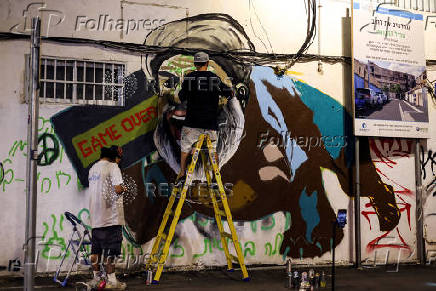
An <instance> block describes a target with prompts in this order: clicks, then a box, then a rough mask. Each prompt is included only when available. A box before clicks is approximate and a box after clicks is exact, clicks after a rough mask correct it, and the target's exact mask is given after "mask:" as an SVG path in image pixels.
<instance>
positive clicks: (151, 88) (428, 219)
mask: <svg viewBox="0 0 436 291" xmlns="http://www.w3.org/2000/svg"><path fill="white" fill-rule="evenodd" d="M59 2H61V1H59ZM248 2H249V3H245V4H244V5H242V4H234V5H239V6H237V8H240V9H234V8H235V7H233V9H230V8H228V7H229V4H228V1H224V0H223V1H215V2H214V5H206V4H204V5H203V4H202V5H196V7H195V8H190V9H188V10H187V9H185V8H186V7H188V6H189V7H191V6H192V5H189V3H190V1H179V2H177V3H176V1H165V3H166V4H168V5H161V6H158V5H150V6H144V5H140V4H137V5H133V4H132V5H133V6H126V7H124V9H125V10H124V11H125V14H124V18H125V20H126V19H135V17H138V15H140V14H141V13H142V14H143V13H152V14H153V17H154V18H156V19H158V21H157V22H151V23H152V24H153V25H155V26H154V27H153V28H152V29H149V30H146V31H144V30H143V29H142V28H141V29H139V28H137V29H135V30H134V31H128V30H126V29H121V30H118V31H116V30H115V31H114V30H110V29H109V31H106V32H107V33H106V34H105V33H104V31H100V28H101V26H100V24H98V25H97V21H96V23H95V24H96V26H95V27H94V28H93V29H91V27H90V25H91V23H92V22H90V19H91V18H92V17H94V18H95V19H100V21H103V20H101V19H106V18H104V17H101V18H99V17H98V15H99V13H100V14H101V13H102V12H101V10H99V9H101V7H98V5H97V4H95V3H98V1H96V2H95V3H94V2H93V4H91V5H90V6H89V7H87V9H88V11H81V10H80V9H79V8H73V7H71V11H74V12H71V13H72V14H73V15H70V14H67V11H64V10H65V7H63V6H61V5H59V4H57V3H58V2H48V6H47V7H49V8H50V9H51V10H50V11H52V13H55V12H53V11H56V13H55V14H56V15H58V17H59V18H60V19H63V20H62V21H61V22H59V24H58V25H56V26H50V25H48V26H44V27H45V28H44V29H45V30H44V31H43V33H50V35H53V36H68V37H77V38H83V39H92V38H94V39H98V40H106V41H116V42H120V43H122V42H130V43H132V44H131V45H129V46H124V47H123V45H122V44H119V43H118V44H117V45H115V44H113V43H104V44H102V43H93V44H90V43H86V44H83V43H82V44H77V43H71V42H68V41H65V40H64V39H62V41H63V42H60V41H59V40H55V39H51V40H50V41H47V42H45V43H44V42H43V45H42V52H41V54H42V55H43V56H51V57H58V58H73V59H77V60H88V61H91V62H98V61H117V62H121V63H123V64H125V65H126V72H125V75H124V76H123V81H124V83H125V87H124V98H125V102H124V106H101V105H84V104H82V105H71V104H59V103H50V104H49V103H42V104H41V107H40V117H39V128H38V177H37V178H38V179H37V183H38V214H37V234H38V236H37V238H35V239H36V241H37V246H38V271H40V272H45V271H53V270H55V269H56V267H57V265H58V264H59V263H60V260H61V258H62V256H63V255H66V256H67V258H68V259H69V260H71V259H72V258H73V252H72V251H71V250H67V245H68V242H69V240H70V235H71V233H72V225H71V223H70V222H69V221H68V220H67V219H66V217H65V215H64V212H65V211H69V212H71V213H73V214H75V215H76V216H77V217H78V218H79V219H81V220H82V221H83V222H84V223H85V225H86V228H87V229H90V216H91V215H92V213H90V211H89V203H88V200H89V196H90V193H89V189H88V187H87V186H88V171H89V169H90V167H91V166H92V165H93V163H94V162H95V161H96V160H98V157H99V151H100V148H101V147H102V146H109V145H114V144H116V145H119V146H122V148H123V152H124V155H125V156H124V158H123V161H122V163H121V164H120V167H121V169H122V172H123V176H124V178H125V180H126V181H128V183H130V185H132V187H133V188H134V189H135V190H134V191H131V192H130V193H127V194H126V196H125V198H124V201H123V203H122V205H123V208H124V219H125V222H126V225H125V226H124V228H123V237H124V242H123V246H122V258H123V259H122V260H120V261H119V262H118V263H119V265H120V266H122V267H123V268H128V269H134V268H140V267H141V266H142V263H143V262H144V260H143V259H142V260H141V258H144V257H146V255H147V254H148V253H149V252H150V250H151V246H152V242H153V239H154V238H155V236H156V234H157V229H158V227H159V224H160V220H161V217H162V215H163V212H164V210H165V206H166V203H167V202H168V197H167V196H168V192H169V190H168V188H162V187H160V185H162V184H165V185H166V183H172V182H173V181H174V179H175V178H176V175H177V172H178V171H179V169H180V157H179V152H180V130H181V123H180V122H179V121H178V120H179V119H177V118H174V117H175V116H177V115H178V114H180V112H176V111H177V106H176V105H177V103H178V96H177V94H178V90H179V88H178V86H179V84H180V81H181V80H182V79H183V76H184V75H185V74H186V73H187V72H189V71H192V70H193V57H192V53H193V52H194V51H197V50H208V51H226V52H262V53H265V54H270V55H271V62H273V56H274V54H276V53H278V52H280V53H289V52H290V51H296V50H297V49H298V47H299V45H301V42H302V41H303V40H304V36H305V31H306V26H305V25H306V19H305V18H304V17H302V16H301V15H304V13H305V12H304V11H305V7H304V1H301V3H299V4H295V5H296V6H295V7H293V8H295V9H288V11H287V10H285V11H283V10H281V11H277V9H273V8H271V7H266V6H265V4H261V3H260V1H248ZM258 2H259V3H258ZM285 2H286V3H285ZM29 3H30V2H29ZM107 3H110V4H105V5H104V6H105V9H106V10H105V11H106V12H104V13H103V15H106V14H105V13H107V15H109V16H108V17H112V18H116V17H118V15H119V14H120V3H119V2H117V1H108V2H107ZM282 4H283V5H284V7H287V8H290V4H289V2H287V1H283V3H282ZM20 5H21V6H20ZM65 5H70V4H65ZM121 5H127V4H121ZM0 6H8V7H5V9H6V8H9V10H11V11H13V12H12V13H11V16H10V17H9V18H8V19H7V20H5V21H4V22H3V21H2V22H1V23H2V24H1V25H0V28H1V30H2V31H7V30H9V29H10V28H11V29H12V28H13V30H14V31H15V30H20V29H21V30H22V31H25V29H26V23H25V22H24V20H23V19H22V18H21V17H22V15H23V14H22V11H23V10H25V11H27V12H28V13H27V14H25V17H27V15H30V14H32V13H34V12H31V11H33V10H32V9H34V10H35V9H36V11H39V12H40V13H43V12H44V11H47V9H49V8H47V7H42V8H41V7H36V8H35V7H33V6H32V5H30V4H29V6H26V5H24V4H23V3H21V2H20V4H17V3H8V4H0ZM22 6H23V7H22ZM349 8H350V7H349V4H346V3H342V2H336V1H332V3H331V4H328V5H325V6H324V8H323V11H322V13H323V15H324V14H325V17H324V18H323V23H324V22H325V23H326V27H329V28H331V29H330V30H328V29H323V31H322V35H321V43H325V48H324V50H325V51H323V52H322V53H323V54H326V55H345V56H349V53H350V49H349V40H350V35H349V25H350V18H349V17H348V15H349V14H347V13H348V12H349V11H348V12H347V9H349ZM5 9H3V7H2V11H3V10H5ZM6 10H7V9H6ZM260 11H263V12H262V13H260ZM298 11H300V12H301V13H300V12H298ZM188 12H189V13H188ZM288 12H289V13H291V14H292V15H294V16H295V17H290V16H289V15H288V14H287V13H288ZM44 13H45V12H44ZM96 15H97V16H96ZM147 15H149V14H147ZM278 17H284V18H285V20H284V23H283V24H281V25H278V24H277V23H276V21H275V19H277V18H278ZM91 20H92V19H91ZM44 23H46V22H44ZM143 23H145V22H143ZM46 24H47V23H46ZM49 24H50V23H49ZM286 27H287V28H286ZM289 27H292V31H293V30H295V31H296V34H295V36H294V37H293V38H283V35H284V34H286V35H287V34H288V33H289V30H290V29H289ZM48 28H50V32H49V31H47V29H48ZM135 28H136V26H135ZM296 28H298V29H296ZM327 31H328V32H327ZM334 32H337V33H334ZM341 32H343V33H341ZM52 33H53V34H52ZM120 38H121V39H120ZM327 40H330V41H328V42H327ZM331 40H337V42H336V43H337V44H339V45H338V46H334V45H333V43H335V42H334V41H331ZM316 43H317V41H316V40H315V42H314V45H313V46H312V47H311V49H310V50H309V52H315V49H314V47H316ZM426 45H427V49H426V51H428V52H429V56H428V58H436V53H433V54H432V52H434V48H435V47H436V43H434V41H433V42H432V41H429V42H427V43H426ZM138 47H145V48H154V50H151V49H150V50H149V51H147V52H140V51H138V50H136V51H135V50H134V49H137V48H138ZM156 48H159V49H156ZM187 48H188V50H186V49H187ZM28 53H29V43H28V41H26V40H24V39H21V40H8V41H3V40H2V41H0V55H1V56H2V57H1V58H2V62H3V66H2V68H1V69H0V74H1V79H2V83H1V88H2V91H1V93H0V124H2V139H1V141H0V195H1V198H0V199H1V200H0V201H1V203H0V210H1V211H0V213H1V216H0V217H1V219H0V250H1V252H0V265H7V264H8V261H9V260H14V259H17V258H18V259H20V260H22V259H23V251H22V245H23V243H24V233H25V230H24V222H25V187H26V184H25V183H26V182H25V178H26V174H25V168H26V158H27V138H26V137H27V123H26V119H27V104H26V103H25V102H23V100H25V77H24V76H25V71H26V70H25V66H26V65H25V54H28ZM273 67H274V66H272V65H271V64H269V63H267V62H262V63H257V62H256V61H249V60H248V59H237V57H235V56H230V55H226V54H222V53H219V54H218V53H216V54H211V62H210V66H209V68H208V69H209V70H211V71H213V72H215V73H216V74H217V75H218V76H219V77H220V78H221V79H222V80H224V82H227V83H228V85H232V86H236V87H237V88H243V90H240V91H238V94H237V96H236V97H235V98H233V99H231V100H230V101H228V102H225V101H222V103H221V105H220V111H219V121H220V122H219V123H220V126H219V130H218V136H219V141H218V146H217V152H218V156H219V161H220V168H221V174H222V179H223V181H224V183H227V184H228V185H230V186H229V189H230V190H231V191H230V192H231V193H230V195H229V199H228V201H229V205H230V207H231V210H232V214H233V217H234V220H235V227H236V230H237V233H238V236H239V239H240V246H241V249H242V252H243V255H244V258H245V260H246V263H247V264H284V263H285V261H286V259H287V258H292V259H293V260H294V261H295V262H296V263H328V262H330V261H331V249H332V247H336V249H337V260H338V261H339V263H341V264H348V263H352V262H353V261H354V225H355V223H354V221H353V216H354V211H353V203H354V198H353V196H354V190H353V179H354V174H353V169H354V139H353V136H352V116H351V115H350V106H351V105H350V100H349V97H350V94H351V66H350V65H349V64H347V63H344V62H340V61H337V62H332V63H323V64H322V70H321V72H319V66H318V64H317V62H308V63H297V64H296V65H295V66H293V67H292V68H291V69H290V70H288V71H286V72H285V74H284V75H281V76H278V75H277V74H276V71H275V70H274V68H273ZM428 70H429V73H428V76H429V79H430V80H433V79H436V71H435V69H434V68H432V67H429V68H428ZM430 99H431V98H430V97H429V104H431V105H430V106H429V108H430V119H431V121H432V122H434V123H436V105H435V102H434V100H430ZM182 115H183V113H182ZM360 150H361V152H360V175H361V201H360V205H361V214H360V217H361V225H362V231H361V233H362V259H363V260H364V262H365V263H367V264H372V263H374V262H375V263H380V262H383V261H384V260H385V257H386V253H387V252H389V261H391V262H394V261H396V260H397V257H398V256H399V257H400V260H401V261H403V262H410V261H415V260H416V258H417V255H416V214H415V211H416V210H415V208H416V207H415V206H416V202H415V200H416V186H415V184H416V181H415V172H414V167H415V157H416V153H415V143H414V141H413V140H410V139H388V138H377V139H375V138H374V139H373V138H369V139H367V138H364V139H362V140H361V143H360ZM418 158H419V161H420V166H421V175H422V181H423V186H422V189H423V197H425V198H424V212H423V215H424V219H425V220H424V224H425V239H426V242H427V249H428V250H429V251H431V250H434V251H435V254H436V229H435V225H436V224H435V223H434V220H435V217H436V204H435V203H436V202H435V201H436V200H435V196H436V188H435V186H436V182H435V175H436V162H435V161H436V132H432V138H431V139H429V140H428V141H426V142H423V143H422V147H421V148H420V152H419V153H418ZM195 180H196V181H197V182H201V181H204V180H205V177H204V175H202V174H201V173H200V171H197V172H195ZM133 188H132V189H133ZM202 194H204V193H203V192H202V191H201V189H200V188H198V189H195V188H193V189H192V191H191V192H190V194H189V195H188V199H187V202H186V204H185V206H184V208H183V211H182V214H181V220H180V222H179V224H178V225H177V227H176V232H175V237H174V239H173V241H172V244H171V248H170V255H169V259H168V262H167V265H168V266H188V267H190V268H201V267H204V266H212V265H213V266H219V265H225V263H226V259H225V255H224V251H223V246H222V244H221V241H220V236H219V231H218V227H217V224H216V222H215V220H214V218H213V217H214V216H213V208H212V207H211V205H210V203H209V202H210V199H209V198H208V197H207V196H204V195H202ZM338 209H347V211H348V224H347V226H346V227H345V228H344V229H341V230H338V232H337V235H336V245H335V246H333V245H332V242H333V240H332V231H331V222H332V220H333V219H334V218H335V215H336V213H337V211H338ZM87 248H88V250H89V247H87Z"/></svg>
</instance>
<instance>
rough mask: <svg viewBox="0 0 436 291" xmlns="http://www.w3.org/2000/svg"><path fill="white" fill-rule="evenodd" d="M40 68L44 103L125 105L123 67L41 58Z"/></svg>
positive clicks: (40, 93)
mask: <svg viewBox="0 0 436 291" xmlns="http://www.w3.org/2000/svg"><path fill="white" fill-rule="evenodd" d="M28 59H29V62H30V57H28ZM40 64H41V70H40V90H39V97H40V100H41V101H42V102H44V103H67V104H94V105H112V106H123V105H124V74H125V64H124V63H121V62H113V61H111V62H106V61H90V60H77V59H65V58H62V59H61V58H53V57H46V56H43V57H41V62H40ZM29 65H30V63H29Z"/></svg>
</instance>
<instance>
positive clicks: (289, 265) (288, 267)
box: [286, 259, 292, 288]
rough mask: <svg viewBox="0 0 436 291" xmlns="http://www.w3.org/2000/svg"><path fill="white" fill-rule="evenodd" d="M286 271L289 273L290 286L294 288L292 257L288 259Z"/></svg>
mask: <svg viewBox="0 0 436 291" xmlns="http://www.w3.org/2000/svg"><path fill="white" fill-rule="evenodd" d="M286 273H287V274H288V288H292V266H291V260H290V259H289V260H287V261H286Z"/></svg>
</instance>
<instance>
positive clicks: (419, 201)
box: [415, 139, 426, 265]
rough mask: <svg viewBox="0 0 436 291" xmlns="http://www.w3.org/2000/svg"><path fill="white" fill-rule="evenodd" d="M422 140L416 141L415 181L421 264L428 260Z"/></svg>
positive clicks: (417, 238) (418, 249)
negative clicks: (421, 152) (425, 232)
mask: <svg viewBox="0 0 436 291" xmlns="http://www.w3.org/2000/svg"><path fill="white" fill-rule="evenodd" d="M419 152H420V142H419V139H416V142H415V181H416V210H415V211H416V212H415V213H416V215H415V216H416V249H417V255H418V260H419V263H420V264H421V265H424V264H425V262H426V259H425V245H424V235H423V229H424V228H423V209H422V180H421V165H420V161H419Z"/></svg>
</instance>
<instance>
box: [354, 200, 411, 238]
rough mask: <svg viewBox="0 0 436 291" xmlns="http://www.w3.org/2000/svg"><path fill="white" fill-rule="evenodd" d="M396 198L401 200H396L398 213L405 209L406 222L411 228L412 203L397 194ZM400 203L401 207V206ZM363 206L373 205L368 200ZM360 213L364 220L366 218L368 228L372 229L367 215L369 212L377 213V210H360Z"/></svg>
mask: <svg viewBox="0 0 436 291" xmlns="http://www.w3.org/2000/svg"><path fill="white" fill-rule="evenodd" d="M397 198H398V199H400V200H401V201H402V202H397V204H398V205H399V206H400V208H399V210H400V213H401V212H404V211H406V214H407V222H408V224H409V229H410V230H412V226H411V224H410V209H411V208H412V205H411V204H410V203H408V202H406V201H404V199H403V198H401V197H400V196H399V195H397ZM401 205H402V206H403V207H401ZM365 207H367V208H370V207H373V205H372V204H371V202H368V203H366V204H365ZM361 214H362V215H363V216H364V217H365V219H366V220H368V223H369V230H372V225H371V220H370V218H369V215H371V214H377V212H375V211H373V210H362V211H361Z"/></svg>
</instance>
